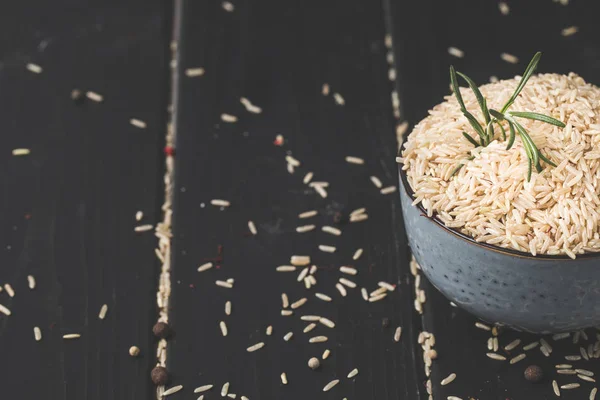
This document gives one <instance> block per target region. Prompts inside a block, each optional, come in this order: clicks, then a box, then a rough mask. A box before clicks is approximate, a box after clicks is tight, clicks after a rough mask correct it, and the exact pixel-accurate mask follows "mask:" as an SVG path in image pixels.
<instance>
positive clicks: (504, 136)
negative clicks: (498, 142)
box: [492, 119, 506, 140]
mask: <svg viewBox="0 0 600 400" xmlns="http://www.w3.org/2000/svg"><path fill="white" fill-rule="evenodd" d="M492 122H494V123H496V124H497V125H498V126H499V127H500V130H501V131H502V140H506V130H505V129H504V127H503V126H502V124H501V123H500V122H498V121H497V120H495V119H494V120H493V121H492Z"/></svg>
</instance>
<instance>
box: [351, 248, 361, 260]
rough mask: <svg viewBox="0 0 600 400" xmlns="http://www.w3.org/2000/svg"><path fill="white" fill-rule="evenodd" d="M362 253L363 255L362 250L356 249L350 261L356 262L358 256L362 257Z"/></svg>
mask: <svg viewBox="0 0 600 400" xmlns="http://www.w3.org/2000/svg"><path fill="white" fill-rule="evenodd" d="M362 253H363V249H356V251H355V252H354V254H353V255H352V259H353V260H358V259H359V258H360V256H362Z"/></svg>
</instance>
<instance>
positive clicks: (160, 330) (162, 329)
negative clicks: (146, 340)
mask: <svg viewBox="0 0 600 400" xmlns="http://www.w3.org/2000/svg"><path fill="white" fill-rule="evenodd" d="M152 333H154V336H157V337H159V338H161V339H166V338H167V337H169V336H171V327H170V326H169V324H167V323H166V322H157V323H156V324H155V325H154V326H153V327H152Z"/></svg>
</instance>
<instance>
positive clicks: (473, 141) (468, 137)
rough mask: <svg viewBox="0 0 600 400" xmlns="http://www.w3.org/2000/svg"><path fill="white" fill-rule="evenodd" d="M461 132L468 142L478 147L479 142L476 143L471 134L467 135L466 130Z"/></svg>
mask: <svg viewBox="0 0 600 400" xmlns="http://www.w3.org/2000/svg"><path fill="white" fill-rule="evenodd" d="M462 134H463V136H464V137H465V138H466V139H467V140H468V141H469V142H471V143H472V144H473V146H475V147H479V143H477V141H476V140H475V139H473V138H472V137H471V135H469V134H468V133H467V132H463V133H462Z"/></svg>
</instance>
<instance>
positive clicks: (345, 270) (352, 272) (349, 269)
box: [340, 266, 358, 275]
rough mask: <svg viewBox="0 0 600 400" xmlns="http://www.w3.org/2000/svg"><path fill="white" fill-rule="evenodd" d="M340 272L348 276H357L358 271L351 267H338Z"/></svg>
mask: <svg viewBox="0 0 600 400" xmlns="http://www.w3.org/2000/svg"><path fill="white" fill-rule="evenodd" d="M340 272H342V273H344V274H348V275H356V274H358V270H357V269H356V268H352V267H346V266H343V267H340Z"/></svg>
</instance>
